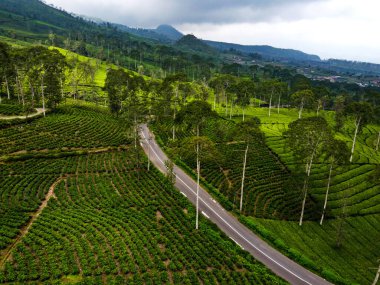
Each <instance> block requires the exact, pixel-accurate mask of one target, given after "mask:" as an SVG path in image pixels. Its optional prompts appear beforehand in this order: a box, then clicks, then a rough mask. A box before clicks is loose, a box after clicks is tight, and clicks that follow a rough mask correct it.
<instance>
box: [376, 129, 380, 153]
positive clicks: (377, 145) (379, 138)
mask: <svg viewBox="0 0 380 285" xmlns="http://www.w3.org/2000/svg"><path fill="white" fill-rule="evenodd" d="M379 144H380V131H379V136H378V137H377V143H376V151H378V150H379Z"/></svg>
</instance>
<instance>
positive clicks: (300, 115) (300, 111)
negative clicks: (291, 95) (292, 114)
mask: <svg viewBox="0 0 380 285" xmlns="http://www.w3.org/2000/svg"><path fill="white" fill-rule="evenodd" d="M303 104H304V103H303V98H302V100H301V106H300V110H299V112H298V119H301V118H302V111H303Z"/></svg>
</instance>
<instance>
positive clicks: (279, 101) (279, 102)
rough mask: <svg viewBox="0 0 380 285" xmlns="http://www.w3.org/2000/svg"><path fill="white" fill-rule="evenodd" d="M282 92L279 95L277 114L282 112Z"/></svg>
mask: <svg viewBox="0 0 380 285" xmlns="http://www.w3.org/2000/svg"><path fill="white" fill-rule="evenodd" d="M280 104H281V94H280V95H279V96H278V105H277V114H280Z"/></svg>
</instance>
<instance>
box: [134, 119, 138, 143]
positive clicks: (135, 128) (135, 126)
mask: <svg viewBox="0 0 380 285" xmlns="http://www.w3.org/2000/svg"><path fill="white" fill-rule="evenodd" d="M134 123H135V125H134V133H135V134H134V137H135V149H136V148H137V118H136V114H135V120H134Z"/></svg>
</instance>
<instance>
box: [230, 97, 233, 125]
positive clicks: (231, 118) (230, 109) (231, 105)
mask: <svg viewBox="0 0 380 285" xmlns="http://www.w3.org/2000/svg"><path fill="white" fill-rule="evenodd" d="M232 105H233V101H232V100H231V105H230V120H231V119H232Z"/></svg>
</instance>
